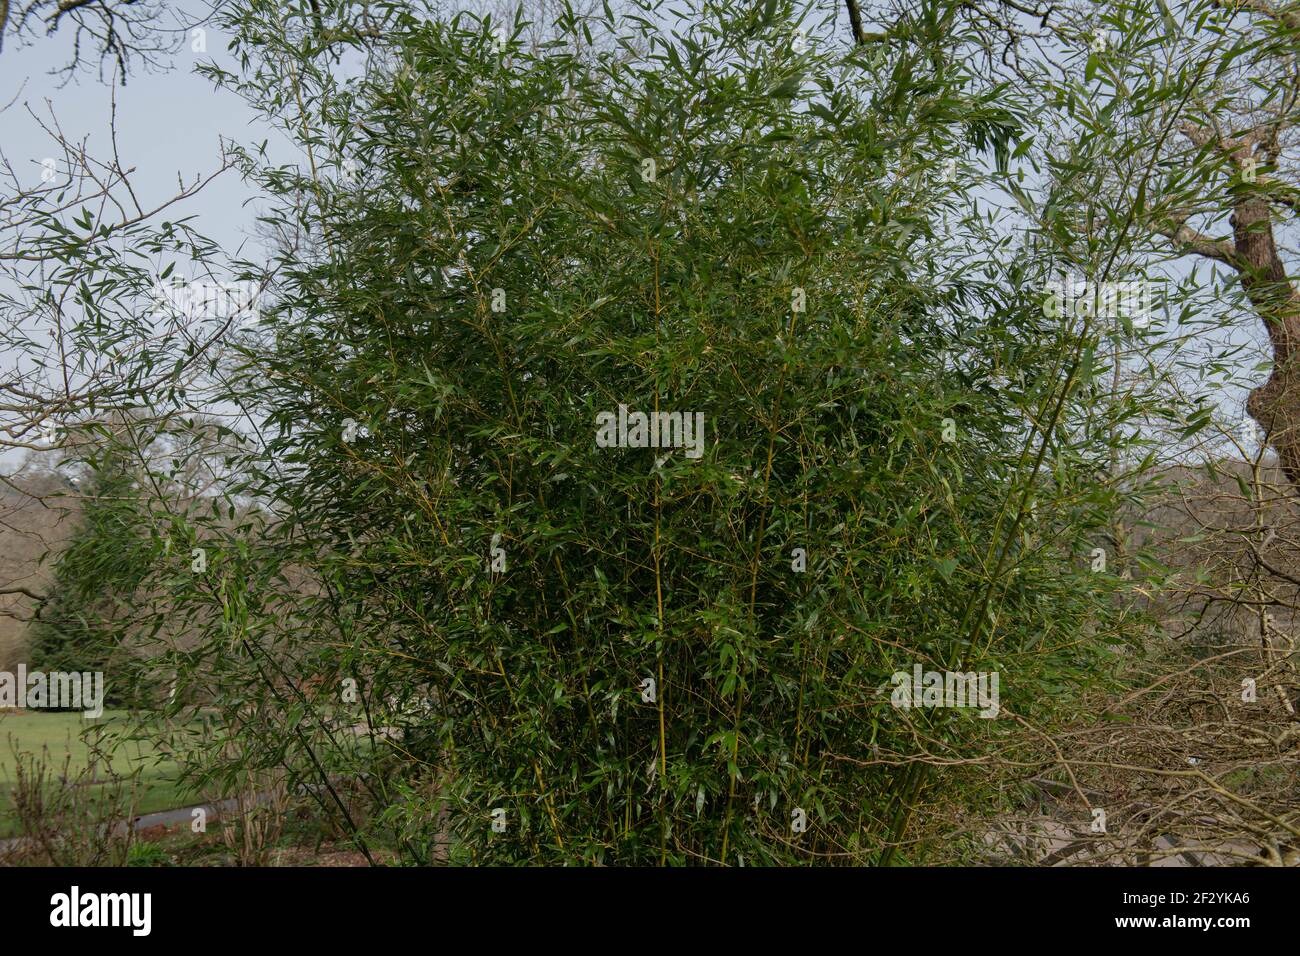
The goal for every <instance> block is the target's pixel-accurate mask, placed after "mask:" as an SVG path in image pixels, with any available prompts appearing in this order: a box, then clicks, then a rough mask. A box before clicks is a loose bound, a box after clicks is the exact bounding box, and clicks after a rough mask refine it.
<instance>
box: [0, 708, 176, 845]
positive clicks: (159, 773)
mask: <svg viewBox="0 0 1300 956" xmlns="http://www.w3.org/2000/svg"><path fill="white" fill-rule="evenodd" d="M124 718H125V713H124V712H122V711H107V710H106V711H105V712H104V715H103V716H102V717H99V718H96V719H94V720H87V719H85V718H84V717H82V715H81V714H80V713H43V712H34V711H27V712H26V713H23V714H16V713H12V712H0V837H8V836H13V835H14V834H15V833H17V832H18V821H17V820H16V819H15V817H14V810H13V799H12V790H13V784H14V770H15V767H14V745H16V746H17V748H18V750H19V752H21V753H25V754H38V755H39V754H41V752H42V749H43V748H48V751H49V756H48V758H47V759H48V762H49V764H50V766H51V769H52V770H53V772H54V773H55V775H56V776H57V775H60V774H62V772H63V764H64V760H65V759H66V758H67V757H71V763H70V765H69V767H68V772H69V774H76V773H77V772H78V771H79V770H82V769H84V768H85V767H86V766H87V764H88V762H89V760H90V746H89V744H88V742H87V741H86V740H85V739H83V734H84V732H85V731H86V730H87V729H88V728H91V727H94V726H97V725H98V726H101V727H105V729H110V730H111V729H113V728H114V727H121V726H123V723H124ZM109 765H110V766H111V767H112V770H113V772H114V773H116V774H121V775H128V774H134V773H138V776H137V777H136V810H135V812H136V813H137V814H139V813H148V812H150V811H153V810H166V809H169V808H172V807H180V806H185V805H187V804H191V803H198V802H201V799H200V798H199V797H197V796H196V795H194V794H192V793H189V792H187V791H186V790H185V789H184V788H182V787H181V785H180V784H178V783H177V782H176V770H177V768H176V764H175V763H174V762H173V761H171V760H168V759H165V758H160V757H159V755H158V751H157V749H156V748H154V747H153V746H152V745H151V744H149V743H145V742H141V741H135V740H131V741H124V742H122V743H121V744H120V745H119V746H118V747H116V748H115V749H114V751H113V754H112V759H111V761H110V763H109Z"/></svg>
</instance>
